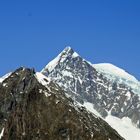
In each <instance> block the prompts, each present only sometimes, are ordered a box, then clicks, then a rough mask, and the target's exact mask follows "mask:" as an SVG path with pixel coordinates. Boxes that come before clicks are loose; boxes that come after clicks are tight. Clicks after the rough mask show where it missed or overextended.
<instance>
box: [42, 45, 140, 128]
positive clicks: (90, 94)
mask: <svg viewBox="0 0 140 140" xmlns="http://www.w3.org/2000/svg"><path fill="white" fill-rule="evenodd" d="M55 61H56V60H55ZM55 64H56V65H54V62H53V63H52V64H51V63H50V64H49V65H47V66H46V67H45V68H44V69H43V70H42V73H43V74H44V75H46V76H47V77H50V78H51V79H52V80H53V81H55V82H56V83H57V84H59V86H61V87H62V88H63V89H64V90H65V91H67V92H68V93H69V95H70V96H71V97H72V98H74V99H76V100H77V101H78V102H81V103H82V102H83V101H88V102H90V103H93V105H94V108H95V109H96V110H97V111H98V112H99V113H100V114H101V115H102V116H103V117H106V116H107V115H108V112H110V113H111V115H113V116H115V117H118V118H123V117H128V118H130V119H131V120H132V122H133V123H134V124H135V125H136V126H137V127H139V128H140V97H139V96H138V95H137V94H134V93H133V91H132V90H131V89H130V88H129V87H128V86H126V85H124V84H119V83H117V82H112V81H110V80H109V79H107V78H106V77H105V76H104V75H102V74H101V73H100V72H98V71H97V70H96V69H95V68H94V67H93V65H92V64H90V63H89V62H87V61H86V60H84V59H83V58H82V57H80V56H79V55H75V52H74V51H73V50H72V49H71V48H66V49H65V50H64V51H63V52H62V53H61V54H60V55H59V56H58V57H57V62H55ZM53 65H54V66H55V67H54V68H53V69H52V66H53Z"/></svg>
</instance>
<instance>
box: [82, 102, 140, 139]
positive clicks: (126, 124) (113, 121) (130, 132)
mask: <svg viewBox="0 0 140 140" xmlns="http://www.w3.org/2000/svg"><path fill="white" fill-rule="evenodd" d="M84 106H85V107H86V109H87V110H89V111H90V112H92V113H94V114H95V115H97V116H98V117H101V115H100V114H99V113H98V112H97V111H96V110H95V109H94V108H93V104H91V103H89V102H85V103H84ZM101 118H102V117H101ZM102 119H104V118H102ZM104 120H105V121H106V122H107V123H108V124H109V125H110V126H111V127H112V128H114V129H115V130H116V131H117V132H118V133H119V134H120V135H121V136H122V137H124V138H125V139H126V140H140V129H138V128H136V127H135V126H133V124H132V123H131V120H130V119H129V118H122V119H119V118H117V117H114V116H112V115H108V116H107V117H106V118H105V119H104Z"/></svg>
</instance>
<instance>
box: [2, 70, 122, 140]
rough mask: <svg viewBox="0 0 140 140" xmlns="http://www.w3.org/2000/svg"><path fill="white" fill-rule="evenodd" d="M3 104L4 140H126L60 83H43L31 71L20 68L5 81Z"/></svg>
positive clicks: (3, 85)
mask: <svg viewBox="0 0 140 140" xmlns="http://www.w3.org/2000/svg"><path fill="white" fill-rule="evenodd" d="M46 82H48V81H46ZM0 101H1V102H0V110H1V112H0V130H2V129H3V128H4V134H3V137H2V140H46V139H47V140H109V139H110V140H123V138H122V137H121V136H119V134H118V133H117V132H116V131H115V130H114V129H112V128H111V127H110V126H109V125H108V124H107V123H106V122H105V121H103V120H102V119H100V118H98V117H96V116H95V115H94V114H91V113H89V112H87V110H86V109H85V108H83V107H79V106H77V105H76V103H75V102H74V101H73V100H72V99H71V98H68V97H66V96H65V93H64V92H63V90H61V88H60V87H59V86H58V85H57V84H54V83H53V82H51V81H50V82H48V83H47V86H43V85H42V84H40V83H39V82H38V80H37V78H36V75H35V72H34V70H32V69H25V68H19V69H17V70H16V71H15V72H14V73H12V74H11V75H10V76H9V77H8V78H7V79H5V80H4V81H3V83H1V84H0Z"/></svg>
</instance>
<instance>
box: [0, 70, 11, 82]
mask: <svg viewBox="0 0 140 140" xmlns="http://www.w3.org/2000/svg"><path fill="white" fill-rule="evenodd" d="M10 75H11V72H10V73H7V74H6V75H4V76H3V77H1V78H0V83H2V82H3V81H4V80H5V79H6V78H8V77H9V76H10Z"/></svg>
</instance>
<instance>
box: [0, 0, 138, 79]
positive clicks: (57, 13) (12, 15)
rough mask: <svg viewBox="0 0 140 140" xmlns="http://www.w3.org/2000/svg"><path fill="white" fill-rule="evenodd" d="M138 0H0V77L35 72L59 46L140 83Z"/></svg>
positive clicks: (58, 51) (58, 49)
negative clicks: (22, 69)
mask: <svg viewBox="0 0 140 140" xmlns="http://www.w3.org/2000/svg"><path fill="white" fill-rule="evenodd" d="M139 7H140V1H139V0H135V1H132V0H1V1H0V76H2V75H3V74H5V73H7V72H9V71H13V70H14V69H16V68H17V67H19V66H27V67H35V68H36V70H37V71H39V70H41V69H42V68H43V67H44V66H45V65H46V64H47V63H48V62H49V61H50V60H51V59H53V58H54V57H55V56H56V55H57V54H58V53H60V52H61V51H62V50H63V49H64V48H65V46H67V45H69V46H71V47H72V48H73V49H74V50H75V51H77V52H78V53H79V54H80V55H81V56H82V57H84V58H85V59H87V60H89V61H91V62H92V63H100V62H108V63H113V64H115V65H117V66H119V67H121V68H124V69H125V70H127V71H128V72H130V73H131V74H133V75H135V76H136V77H137V78H138V79H140V62H139V61H140V8H139Z"/></svg>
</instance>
